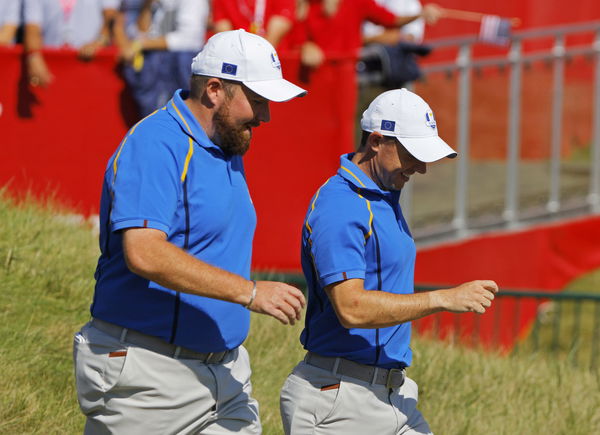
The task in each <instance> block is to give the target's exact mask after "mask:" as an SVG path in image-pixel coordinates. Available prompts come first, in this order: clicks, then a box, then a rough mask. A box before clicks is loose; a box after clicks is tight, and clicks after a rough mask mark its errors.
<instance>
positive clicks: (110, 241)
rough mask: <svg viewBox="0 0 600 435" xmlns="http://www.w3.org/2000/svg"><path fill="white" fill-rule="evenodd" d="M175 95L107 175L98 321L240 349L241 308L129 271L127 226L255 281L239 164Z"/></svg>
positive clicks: (135, 134) (188, 343)
mask: <svg viewBox="0 0 600 435" xmlns="http://www.w3.org/2000/svg"><path fill="white" fill-rule="evenodd" d="M182 97H183V98H185V94H184V93H183V92H182V91H177V92H176V93H175V95H174V96H173V99H172V100H171V101H169V102H168V103H167V105H166V106H165V107H163V108H162V109H159V110H157V111H156V112H154V113H153V114H151V115H149V116H148V117H146V118H145V119H143V120H142V121H140V122H139V123H138V124H137V125H136V126H134V127H133V128H132V129H131V130H130V131H129V132H128V133H127V135H126V136H125V138H124V139H123V142H121V145H120V146H119V148H118V149H117V151H116V152H115V154H114V155H113V156H112V157H111V159H110V160H109V162H108V166H107V168H106V173H105V176H104V185H103V190H102V200H101V208H100V225H101V226H100V249H101V252H102V254H101V256H100V259H99V260H98V266H97V269H96V275H95V276H96V288H95V293H94V301H93V303H92V307H91V312H92V316H94V317H96V318H99V319H102V320H105V321H108V322H112V323H115V324H117V325H121V326H123V327H126V328H130V329H134V330H137V331H140V332H143V333H146V334H150V335H153V336H156V337H160V338H162V339H163V340H165V341H168V342H170V343H174V344H177V345H180V346H184V347H187V348H190V349H193V350H196V351H199V352H220V351H223V350H226V349H233V348H235V347H237V346H239V345H240V344H241V343H242V342H243V341H244V339H245V338H246V336H247V334H248V328H249V324H250V313H249V311H248V310H247V309H245V308H244V307H242V306H241V305H238V304H233V303H230V302H225V301H221V300H216V299H210V298H205V297H201V296H196V295H191V294H185V293H179V292H176V291H173V290H171V289H168V288H165V287H162V286H160V285H159V284H157V283H155V282H152V281H149V280H147V279H144V278H142V277H141V276H139V275H136V274H134V273H132V272H130V271H129V269H128V268H127V265H126V264H125V259H124V256H123V245H122V233H121V230H124V229H126V228H135V227H144V228H154V229H157V230H161V231H163V232H164V233H166V234H167V240H168V241H169V242H170V243H173V244H174V245H175V246H178V247H180V248H182V249H184V250H185V251H187V252H188V253H189V254H191V255H193V256H194V257H196V258H198V259H200V260H202V261H204V262H206V263H209V264H211V265H214V266H217V267H220V268H221V269H225V270H227V271H229V272H232V273H235V274H238V275H241V276H243V277H245V278H249V276H250V258H251V250H252V239H253V236H254V229H255V226H256V214H255V211H254V206H253V205H252V200H251V199H250V194H249V192H248V187H247V185H246V179H245V175H244V167H243V163H242V158H241V157H240V156H233V157H230V156H227V155H225V154H224V153H223V152H222V151H221V149H220V148H219V147H218V146H217V145H215V144H214V143H212V142H211V140H210V139H209V138H208V137H207V136H206V134H205V133H204V131H203V130H202V127H201V126H200V124H199V123H198V122H197V121H196V119H195V117H194V116H193V115H192V113H191V112H190V111H189V110H188V108H187V106H186V105H185V103H184V102H183V100H182Z"/></svg>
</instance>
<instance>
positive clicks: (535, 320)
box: [415, 286, 600, 369]
mask: <svg viewBox="0 0 600 435" xmlns="http://www.w3.org/2000/svg"><path fill="white" fill-rule="evenodd" d="M435 288H437V287H429V286H428V287H425V286H420V287H418V288H417V291H428V290H433V289H435ZM486 314H487V313H486ZM489 314H491V318H488V319H484V317H485V316H475V317H474V318H473V321H472V322H471V323H470V324H469V325H468V326H469V327H468V328H465V324H464V322H463V321H462V320H461V319H462V317H461V316H465V315H464V314H449V313H443V314H441V315H440V314H436V315H433V316H432V319H430V325H429V327H428V328H427V333H428V335H432V336H434V337H441V338H444V339H450V340H452V341H455V342H461V343H466V344H468V345H471V346H476V347H477V346H483V347H487V348H492V349H503V350H505V351H510V352H513V353H543V354H547V355H548V356H550V357H552V358H564V359H567V360H569V361H570V362H572V363H573V364H574V365H576V366H580V367H588V368H590V369H595V368H599V367H600V356H599V354H600V293H597V292H596V293H592V292H589V293H582V292H579V293H570V292H561V293H555V292H547V291H522V290H502V291H501V292H500V293H498V294H497V297H496V299H495V301H494V304H493V312H492V313H489ZM443 316H446V319H445V320H446V322H444V319H443ZM425 319H426V318H425ZM485 320H487V326H488V328H487V330H486V328H484V327H483V325H484V322H485ZM422 321H423V319H421V320H418V321H416V322H415V324H417V325H418V324H419V322H422Z"/></svg>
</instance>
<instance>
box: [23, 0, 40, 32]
mask: <svg viewBox="0 0 600 435" xmlns="http://www.w3.org/2000/svg"><path fill="white" fill-rule="evenodd" d="M42 9H43V8H42V1H41V0H23V21H24V22H25V24H37V25H39V26H41V25H42V20H43V15H44V14H43V10H42Z"/></svg>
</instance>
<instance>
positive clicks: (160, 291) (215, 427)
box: [74, 30, 305, 435]
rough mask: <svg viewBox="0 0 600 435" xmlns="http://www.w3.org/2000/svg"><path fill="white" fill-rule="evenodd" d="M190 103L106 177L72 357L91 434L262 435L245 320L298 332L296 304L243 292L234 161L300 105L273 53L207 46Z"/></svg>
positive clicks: (241, 204) (278, 291)
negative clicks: (83, 316) (276, 112)
mask: <svg viewBox="0 0 600 435" xmlns="http://www.w3.org/2000/svg"><path fill="white" fill-rule="evenodd" d="M191 69H192V78H191V90H190V91H189V92H187V91H181V90H178V91H176V92H175V95H174V96H173V98H172V100H171V101H169V103H168V104H167V105H166V106H165V107H163V108H161V109H159V110H157V111H155V112H154V113H153V114H151V115H149V116H148V117H146V118H145V119H144V120H142V121H140V122H139V123H138V124H137V125H136V126H134V127H133V128H132V129H131V130H130V131H129V132H128V133H127V135H126V136H125V138H124V139H123V141H122V142H121V145H120V146H119V147H118V149H117V151H116V152H115V154H114V155H113V156H112V157H111V159H110V160H109V162H108V166H107V168H106V173H105V177H104V185H103V191H102V200H101V210H100V249H101V256H100V259H99V260H98V266H97V269H96V288H95V293H94V301H93V303H92V306H91V314H92V320H91V321H90V322H89V323H88V324H87V325H85V326H84V327H83V328H82V330H81V331H80V332H79V333H77V334H76V336H75V343H74V359H75V375H76V381H77V393H78V399H79V404H80V407H81V410H82V412H83V413H84V414H85V416H86V426H85V433H87V434H100V433H102V434H104V433H119V434H135V433H145V434H161V435H162V434H188V433H206V434H225V433H232V432H235V433H238V434H259V433H261V425H260V419H259V416H258V404H257V402H256V400H255V399H253V398H252V396H251V393H252V388H251V384H250V365H249V360H248V353H247V352H246V350H245V349H244V347H243V346H242V342H243V341H244V340H245V339H246V336H247V334H248V328H249V324H250V311H249V310H252V311H255V312H258V313H262V314H267V315H270V316H273V317H275V318H276V319H278V320H279V321H281V322H282V323H284V324H288V323H291V324H293V323H294V322H295V321H296V320H299V319H300V313H301V310H302V308H303V306H304V304H305V301H304V296H303V295H302V292H300V290H298V289H296V288H294V287H292V286H289V285H287V284H284V283H279V282H270V281H259V282H255V281H253V280H250V260H251V250H252V239H253V235H254V228H255V225H256V214H255V212H254V206H253V205H252V200H251V198H250V194H249V192H248V186H247V185H246V179H245V175H244V166H243V162H242V155H243V154H244V153H245V152H246V151H247V149H248V147H249V144H250V139H251V137H252V129H253V128H254V127H257V126H258V125H259V124H260V123H263V122H268V121H269V119H270V113H269V101H286V100H289V99H292V98H294V97H296V96H299V95H303V94H304V93H305V91H304V90H303V89H301V88H299V87H297V86H295V85H293V84H292V83H290V82H288V81H286V80H284V79H283V76H282V73H281V65H280V63H279V61H278V58H277V54H276V52H275V50H274V48H273V47H272V46H271V44H269V43H268V42H267V41H266V40H265V39H263V38H261V37H260V36H257V35H253V34H249V33H246V32H244V31H243V30H240V31H231V32H223V33H219V34H217V35H215V36H213V37H212V38H211V39H210V40H209V41H208V42H207V43H206V45H205V46H204V49H203V50H202V51H201V52H200V53H199V54H198V55H197V56H196V57H195V58H194V61H193V63H192V68H191Z"/></svg>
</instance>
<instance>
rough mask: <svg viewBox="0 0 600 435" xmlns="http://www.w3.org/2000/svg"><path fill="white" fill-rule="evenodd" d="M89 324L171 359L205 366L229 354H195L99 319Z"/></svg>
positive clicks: (225, 352) (192, 351) (219, 361)
mask: <svg viewBox="0 0 600 435" xmlns="http://www.w3.org/2000/svg"><path fill="white" fill-rule="evenodd" d="M91 324H92V326H93V327H94V328H96V329H99V330H100V331H102V332H104V333H106V334H108V335H110V336H112V337H115V338H118V339H119V340H120V341H122V342H125V343H128V344H133V345H135V346H139V347H143V348H144V349H147V350H151V351H152V352H156V353H160V354H161V355H166V356H169V357H171V358H178V359H196V360H199V361H201V362H204V363H206V364H219V363H221V362H222V361H223V359H225V356H226V355H227V354H228V353H229V352H230V351H228V350H226V351H223V352H209V353H203V352H196V351H195V350H191V349H187V348H185V347H181V346H177V345H175V344H171V343H167V342H166V341H164V340H162V339H160V338H158V337H154V336H152V335H148V334H142V333H141V332H137V331H134V330H132V329H127V328H123V327H122V326H119V325H115V324H114V323H109V322H105V321H104V320H100V319H95V318H94V319H92V321H91Z"/></svg>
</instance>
